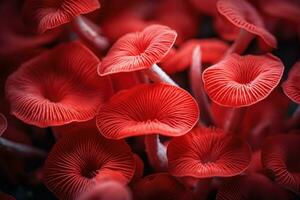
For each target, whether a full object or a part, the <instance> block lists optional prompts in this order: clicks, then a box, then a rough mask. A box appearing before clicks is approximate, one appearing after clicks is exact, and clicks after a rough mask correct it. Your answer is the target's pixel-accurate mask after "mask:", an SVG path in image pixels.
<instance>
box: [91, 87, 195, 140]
mask: <svg viewBox="0 0 300 200" xmlns="http://www.w3.org/2000/svg"><path fill="white" fill-rule="evenodd" d="M141 91H143V92H141ZM198 115H199V111H198V106H197V104H196V102H195V100H194V99H193V98H192V96H191V95H190V94H189V93H188V92H186V91H184V90H183V89H180V88H178V87H175V86H171V85H167V84H159V83H157V84H150V85H147V84H141V85H138V86H136V87H134V88H131V89H129V90H123V91H121V92H119V93H117V94H116V95H114V96H113V97H112V98H111V99H110V100H109V101H108V102H107V103H106V104H105V105H104V106H101V107H100V109H99V110H98V113H97V116H96V123H97V127H98V129H99V130H100V132H101V133H102V134H103V135H104V136H105V137H106V138H109V139H122V138H127V137H132V136H139V135H151V134H156V133H159V134H162V135H165V136H171V137H173V136H181V135H184V134H185V133H187V132H188V131H189V130H191V129H192V128H193V126H194V125H195V124H196V122H197V120H198Z"/></svg>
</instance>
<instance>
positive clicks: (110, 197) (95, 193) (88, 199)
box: [76, 180, 132, 200]
mask: <svg viewBox="0 0 300 200" xmlns="http://www.w3.org/2000/svg"><path fill="white" fill-rule="evenodd" d="M97 199H99V200H131V199H132V197H131V192H130V190H129V189H128V188H127V187H126V186H124V185H122V184H120V183H119V182H117V181H111V180H109V181H105V182H101V183H98V184H97V185H96V186H95V187H93V188H92V189H91V190H89V191H87V192H85V193H83V194H82V195H80V197H79V198H77V199H76V200H97Z"/></svg>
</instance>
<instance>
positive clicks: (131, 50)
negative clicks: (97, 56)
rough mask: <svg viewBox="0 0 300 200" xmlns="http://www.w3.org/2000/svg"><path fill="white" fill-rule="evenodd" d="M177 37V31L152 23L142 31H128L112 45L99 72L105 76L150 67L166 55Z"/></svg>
mask: <svg viewBox="0 0 300 200" xmlns="http://www.w3.org/2000/svg"><path fill="white" fill-rule="evenodd" d="M176 37H177V34H176V32H175V31H173V30H172V29H170V28H169V27H167V26H162V25H151V26H148V27H146V28H145V29H144V30H143V31H141V32H135V33H128V34H126V35H124V36H122V37H121V38H120V39H119V40H118V41H117V42H115V43H114V45H113V46H112V47H111V49H110V50H109V52H108V53H107V55H106V56H105V57H104V58H103V61H102V63H101V65H99V67H98V74H99V75H100V76H105V75H108V74H114V73H119V72H132V71H137V70H142V69H148V68H150V67H151V66H152V65H153V64H155V63H158V62H159V61H160V60H161V59H163V58H164V57H165V55H166V54H167V53H168V52H169V50H170V49H171V48H172V46H173V44H174V42H175V40H176Z"/></svg>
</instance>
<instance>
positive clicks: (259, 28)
mask: <svg viewBox="0 0 300 200" xmlns="http://www.w3.org/2000/svg"><path fill="white" fill-rule="evenodd" d="M217 9H218V11H219V13H220V14H221V15H223V16H224V17H225V18H226V19H227V20H228V21H230V22H231V23H232V24H233V25H235V26H237V27H239V28H241V29H244V30H246V31H248V32H250V33H252V34H254V35H257V36H259V37H260V38H261V39H262V40H263V41H264V42H265V43H266V44H267V45H268V46H270V47H272V48H276V47H277V41H276V38H275V37H274V36H273V35H272V34H271V33H270V32H268V31H267V29H266V28H265V27H264V23H263V20H262V18H261V16H260V15H259V13H258V12H257V11H256V9H255V8H254V7H253V6H252V5H251V4H250V3H249V2H247V1H246V0H219V1H218V2H217Z"/></svg>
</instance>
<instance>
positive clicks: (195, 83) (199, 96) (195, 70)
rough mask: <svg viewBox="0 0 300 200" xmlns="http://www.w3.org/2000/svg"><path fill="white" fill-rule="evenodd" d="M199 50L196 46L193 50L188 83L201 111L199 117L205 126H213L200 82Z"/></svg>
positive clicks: (211, 116)
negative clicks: (189, 82)
mask: <svg viewBox="0 0 300 200" xmlns="http://www.w3.org/2000/svg"><path fill="white" fill-rule="evenodd" d="M201 56H202V54H201V49H200V46H199V45H198V46H197V47H195V48H194V50H193V55H192V65H191V69H190V74H189V76H190V81H191V84H190V85H191V89H192V92H193V94H194V96H195V99H196V100H197V103H198V106H199V107H200V110H201V111H202V115H201V117H203V121H204V123H205V124H207V125H212V126H213V125H214V120H213V115H212V113H211V109H210V104H209V102H208V99H207V96H206V94H205V90H204V86H203V82H202V63H201V58H202V57H201Z"/></svg>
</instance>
